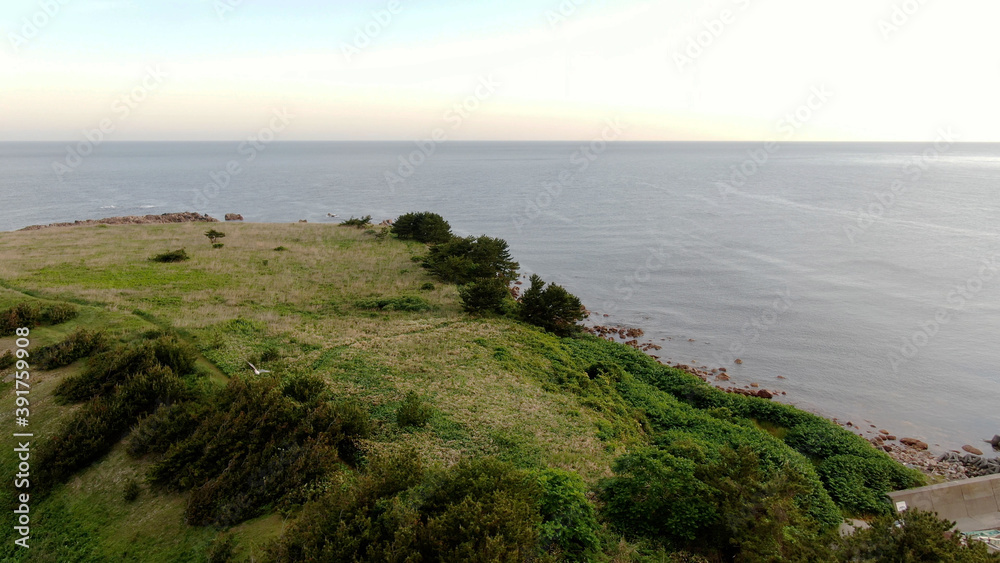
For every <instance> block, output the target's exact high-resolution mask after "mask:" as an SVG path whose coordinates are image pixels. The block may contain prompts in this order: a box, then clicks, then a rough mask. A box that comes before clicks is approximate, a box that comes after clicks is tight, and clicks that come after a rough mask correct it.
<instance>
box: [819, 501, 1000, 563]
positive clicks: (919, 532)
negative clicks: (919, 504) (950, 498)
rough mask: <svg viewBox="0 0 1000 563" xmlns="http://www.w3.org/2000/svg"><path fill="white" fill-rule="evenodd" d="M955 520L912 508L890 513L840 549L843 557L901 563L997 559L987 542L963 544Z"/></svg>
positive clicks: (845, 541)
mask: <svg viewBox="0 0 1000 563" xmlns="http://www.w3.org/2000/svg"><path fill="white" fill-rule="evenodd" d="M954 527H955V523H954V522H949V521H948V520H942V519H940V518H938V516H937V514H935V513H933V512H924V511H922V510H919V509H916V508H911V509H909V510H907V511H906V512H903V513H902V514H894V515H886V516H880V517H878V518H876V519H875V520H874V521H873V522H871V527H870V528H868V529H866V530H858V531H856V532H854V534H852V535H850V536H848V537H846V538H844V539H843V540H842V541H841V544H840V545H839V546H838V549H837V551H836V553H837V559H838V560H839V561H845V562H846V561H898V562H899V563H922V562H924V561H926V562H928V563H929V562H931V561H934V562H952V561H954V562H959V561H961V562H969V563H989V562H993V563H997V562H1000V554H996V553H993V554H991V553H989V551H988V550H987V548H986V545H985V544H982V543H979V542H969V545H963V544H962V538H961V534H959V533H957V532H952V531H951V530H952V529H953V528H954Z"/></svg>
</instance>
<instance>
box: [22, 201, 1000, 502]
mask: <svg viewBox="0 0 1000 563" xmlns="http://www.w3.org/2000/svg"><path fill="white" fill-rule="evenodd" d="M240 219H242V217H240ZM227 220H228V217H227ZM188 222H205V223H218V222H220V221H219V220H218V219H215V218H213V217H211V216H209V215H207V214H200V213H196V212H175V213H163V214H160V215H141V216H140V215H129V216H115V217H106V218H102V219H87V220H82V221H81V220H77V221H73V222H59V223H49V224H45V225H31V226H28V227H24V228H22V229H18V231H34V230H40V229H46V228H50V227H74V226H94V225H145V224H168V223H188ZM588 313H590V314H593V313H592V312H589V311H588ZM584 331H585V332H587V333H589V334H592V335H594V336H597V337H599V338H603V339H606V340H609V341H612V342H617V343H619V344H624V345H626V346H630V347H633V348H635V349H637V350H640V351H642V352H644V353H646V354H648V355H649V356H650V357H652V358H653V359H655V360H656V361H657V362H659V363H660V364H662V365H666V366H669V367H672V368H675V369H678V370H681V371H684V372H686V373H689V374H691V375H693V376H695V377H697V378H699V379H701V380H702V381H704V382H706V383H708V384H709V385H712V386H714V387H715V388H716V389H718V390H720V391H723V392H726V393H732V394H738V395H744V396H750V397H758V398H761V399H765V400H773V399H777V398H780V397H786V396H787V392H785V391H782V390H779V389H775V388H773V387H770V388H764V387H762V386H761V385H760V384H758V383H749V384H745V385H743V386H742V387H740V386H737V385H733V384H729V385H723V384H726V383H729V382H731V377H730V375H729V373H728V371H727V368H725V367H715V368H710V367H708V366H692V365H688V364H682V363H669V362H664V361H662V360H661V359H660V357H659V356H657V355H655V354H653V353H652V352H655V351H659V350H661V349H662V348H663V346H661V345H659V344H656V343H654V342H652V341H649V340H646V341H642V340H641V339H642V337H643V336H644V334H645V333H644V331H643V330H642V329H641V328H635V327H624V326H617V325H615V326H609V325H601V324H591V325H585V326H584ZM736 363H742V362H741V360H739V359H737V360H736ZM778 379H779V380H781V379H784V377H782V376H778ZM805 410H806V411H807V412H811V413H812V414H815V415H816V416H820V417H822V418H825V419H827V420H829V421H831V422H833V423H835V424H837V425H839V426H841V427H842V428H844V429H847V430H850V431H852V432H853V433H855V434H857V435H859V436H860V437H862V438H864V439H865V440H866V441H868V442H869V443H871V444H872V446H873V447H875V448H877V449H880V450H882V451H884V452H885V453H886V454H888V455H889V456H890V457H891V458H893V459H894V460H896V461H898V462H899V463H901V464H903V465H906V466H907V467H911V468H914V469H917V470H919V471H921V472H922V473H924V474H925V475H927V476H928V477H930V478H931V479H932V481H934V482H941V481H954V480H961V479H967V478H970V477H975V476H980V475H989V474H1000V457H997V456H996V455H994V456H993V457H989V456H988V453H989V450H990V448H989V446H988V445H987V446H986V447H984V448H976V447H974V446H971V445H966V446H965V449H966V451H965V452H962V451H959V450H947V451H944V453H941V454H936V453H935V452H933V451H931V450H930V448H929V446H928V444H926V443H924V442H922V441H920V440H918V439H916V438H909V437H899V438H897V435H895V434H893V433H891V432H889V431H888V430H885V429H878V427H877V426H876V425H874V424H871V423H870V421H867V420H866V421H865V422H866V423H868V425H869V426H870V428H871V429H868V430H866V431H867V433H868V434H874V435H873V436H866V435H865V431H863V430H862V426H861V425H859V424H855V423H854V422H852V421H847V422H842V421H840V420H839V419H838V418H836V417H829V416H827V415H824V414H822V413H819V412H815V411H814V410H810V409H805ZM873 429H874V430H873ZM875 430H877V432H876V431H875ZM987 444H988V442H987ZM970 448H971V450H970ZM993 451H994V452H1000V450H997V449H996V448H994V449H993ZM977 452H978V453H977Z"/></svg>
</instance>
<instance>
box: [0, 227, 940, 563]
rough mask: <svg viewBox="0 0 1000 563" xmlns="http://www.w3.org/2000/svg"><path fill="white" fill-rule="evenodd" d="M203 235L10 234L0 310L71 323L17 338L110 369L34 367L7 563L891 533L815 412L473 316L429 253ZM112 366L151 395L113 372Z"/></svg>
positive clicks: (664, 545)
mask: <svg viewBox="0 0 1000 563" xmlns="http://www.w3.org/2000/svg"><path fill="white" fill-rule="evenodd" d="M205 228H206V227H205V225H203V224H197V223H186V224H169V225H120V226H119V225H116V226H106V225H99V226H85V227H71V229H72V231H70V230H68V229H62V228H53V229H42V230H37V231H30V232H15V233H4V234H2V235H0V285H2V287H0V311H6V310H8V309H9V308H12V307H15V306H17V305H19V304H28V305H34V306H36V307H39V308H43V307H46V306H50V305H52V304H58V303H68V304H71V305H72V306H73V307H74V308H75V310H76V312H77V314H76V316H75V317H74V318H72V319H70V320H68V321H65V322H61V323H58V324H49V325H45V324H44V323H42V326H38V327H36V328H34V329H32V331H31V350H32V352H33V354H34V353H37V351H38V350H40V349H42V348H43V347H45V346H50V345H55V344H58V343H60V342H63V341H65V340H66V339H67V338H70V339H71V340H72V339H74V338H76V339H79V338H80V337H79V333H76V331H78V330H79V329H86V330H88V331H100V332H101V333H102V334H103V336H104V338H105V339H106V343H105V345H104V350H106V351H105V352H103V354H105V356H102V355H101V353H98V352H94V353H89V354H87V355H85V357H83V358H81V359H75V360H74V361H72V362H71V363H69V365H65V366H61V367H54V368H53V369H51V370H48V371H41V370H38V369H37V368H35V369H34V371H33V372H32V375H31V380H30V381H31V394H30V398H31V420H30V424H31V430H32V431H33V432H34V433H35V436H37V438H36V441H35V442H34V444H33V447H34V448H35V450H34V451H35V457H34V458H33V463H34V464H36V465H34V467H35V468H36V470H39V471H41V472H42V473H41V474H42V475H48V476H49V477H48V479H49V482H43V483H38V484H37V487H38V489H37V492H38V495H37V496H36V495H35V494H33V495H32V496H33V499H36V500H33V505H32V507H31V508H32V518H31V522H32V540H31V541H32V548H31V549H30V550H23V549H20V548H17V547H16V546H13V536H11V537H6V536H5V538H4V544H3V547H0V555H2V556H3V559H4V560H5V561H6V560H12V561H21V560H23V561H57V560H58V561H70V560H78V561H102V560H108V559H112V558H125V559H128V560H142V561H202V560H209V559H210V560H226V557H227V556H229V555H231V556H232V557H234V558H235V559H237V560H251V559H252V560H290V559H301V560H307V559H310V558H312V559H313V560H351V559H352V558H357V559H358V560H373V561H374V560H399V561H402V560H405V556H406V554H411V555H412V554H421V556H422V557H423V560H425V561H431V560H437V559H447V560H477V559H476V558H479V559H478V560H484V561H486V560H501V561H507V560H539V561H543V560H550V561H551V560H595V561H602V560H606V561H611V560H614V561H639V560H647V559H650V560H657V561H659V560H663V559H662V558H664V557H669V555H668V554H670V553H676V552H680V551H682V550H683V551H687V552H691V553H694V554H696V555H692V557H704V558H706V559H701V560H709V561H712V560H718V558H722V557H729V558H731V557H733V556H736V557H738V558H739V560H744V561H769V560H777V559H775V558H776V557H777V558H783V559H784V560H802V561H805V560H832V559H831V558H833V557H835V556H836V553H835V552H834V551H831V550H830V548H831V546H834V545H835V544H836V541H837V540H835V539H834V536H833V535H831V534H832V533H831V530H832V529H833V528H835V527H836V525H837V524H839V522H840V521H841V520H842V518H843V517H844V516H856V517H868V516H876V515H879V514H887V513H889V511H890V508H889V506H888V504H887V502H886V500H885V499H884V498H883V493H885V492H886V491H888V490H891V489H894V488H901V487H907V486H914V485H918V484H921V482H922V481H921V479H922V478H921V477H920V476H919V475H918V474H916V473H915V472H913V471H910V470H906V469H904V468H903V467H902V466H900V465H898V464H896V463H895V462H893V461H892V460H891V459H889V458H888V457H887V456H886V455H885V454H884V453H882V452H880V451H877V450H876V449H874V448H873V447H872V446H871V445H870V444H868V443H867V442H866V441H865V440H864V439H862V438H859V437H857V436H855V435H853V434H851V433H850V432H847V431H845V430H843V429H841V428H839V427H837V426H836V425H834V424H832V423H830V422H828V421H825V420H823V419H821V418H819V417H816V416H814V415H811V414H808V413H805V412H802V411H799V410H797V409H794V408H792V407H789V406H786V405H781V404H778V403H773V402H770V401H767V400H764V399H760V398H756V397H744V396H738V395H729V394H726V393H723V392H721V391H719V390H717V389H714V388H712V387H711V386H709V385H707V384H705V383H704V382H702V381H700V380H698V379H697V378H696V377H694V376H691V375H690V374H687V373H684V372H682V371H679V370H676V369H673V368H670V367H668V366H664V365H661V364H659V363H658V362H656V361H655V360H653V359H652V358H650V357H649V356H647V355H645V354H643V353H641V352H639V351H637V350H634V349H632V348H628V347H626V346H622V345H619V344H615V343H611V342H608V341H605V340H602V339H600V338H597V337H593V336H589V335H582V334H575V335H572V336H565V337H561V336H556V335H555V334H552V333H550V332H546V331H544V330H542V329H540V328H538V327H536V326H532V325H529V324H525V323H523V322H521V321H519V320H516V318H514V317H513V316H510V315H507V316H505V315H501V314H493V313H489V314H483V315H480V316H470V315H469V314H468V313H466V312H464V311H463V307H462V303H461V300H460V295H459V289H458V288H457V287H456V286H455V285H452V284H449V283H445V282H443V281H441V280H440V279H438V278H435V277H432V276H431V274H430V273H429V272H428V271H427V270H426V269H424V268H423V267H421V261H422V260H423V259H424V258H425V257H426V256H427V255H428V246H427V245H426V244H424V243H422V242H417V241H413V240H405V241H404V240H398V239H396V238H394V237H391V236H388V237H387V236H385V235H381V236H376V233H377V231H375V230H371V229H367V230H365V229H354V228H344V227H338V226H332V225H317V224H290V225H285V224H242V223H228V224H225V225H221V226H218V228H219V229H220V230H222V231H224V232H225V234H226V237H225V239H224V241H225V244H224V246H223V247H221V248H213V246H212V245H211V244H210V243H209V242H208V241H207V239H206V238H205V236H204V231H205ZM181 248H183V249H185V251H186V254H187V256H188V259H187V260H184V261H180V262H172V263H160V262H156V261H151V260H150V257H152V256H154V255H156V254H159V253H162V252H167V251H172V250H175V249H181ZM157 346H160V348H157ZM13 347H14V346H13V338H12V337H3V338H2V339H0V352H2V351H3V349H6V348H13ZM161 348H163V349H165V350H166V351H163V350H161ZM107 350H110V352H109V351H107ZM144 350H145V351H146V352H144ZM156 350H160V352H157V351H156ZM127 351H128V353H135V354H138V356H137V357H140V356H141V355H142V354H144V353H145V354H147V356H148V357H149V358H150V360H149V361H150V362H152V363H151V364H149V365H157V366H159V367H157V368H155V369H153V368H148V369H147V368H142V370H145V371H144V372H143V373H145V372H148V371H152V372H155V376H156V377H153V376H152V375H150V376H149V377H148V378H146V379H141V378H139V377H138V375H137V373H133V372H132V371H128V369H126V368H121V369H120V370H119V371H115V370H116V369H118V368H116V367H114V362H113V357H117V356H116V355H118V356H120V355H121V354H124V353H126V352H127ZM164 357H168V358H174V359H175V360H176V358H178V357H181V358H182V359H181V360H176V361H174V363H172V364H171V361H173V360H170V361H167V360H163V358H164ZM184 357H189V359H190V360H191V363H188V362H186V360H184V359H183V358H184ZM140 359H141V358H140ZM137 361H139V360H137ZM143 361H145V360H143ZM157 362H159V363H157ZM247 362H252V363H253V364H255V365H256V366H257V367H258V368H260V369H265V370H269V371H270V372H271V373H270V374H261V375H255V374H254V373H253V372H252V371H251V370H250V367H249V366H248V365H247ZM165 363H167V364H171V365H170V366H168V367H167V368H164V369H162V370H161V369H160V368H163V365H161V364H165ZM144 365H145V364H144ZM178 366H180V367H178ZM171 367H172V370H171V369H169V368H171ZM142 370H139V371H142ZM8 373H10V370H7V371H5V372H4V373H3V375H4V376H5V378H4V383H3V384H2V387H0V389H2V390H3V394H2V399H0V427H3V428H8V429H12V428H14V415H13V413H14V406H15V405H14V402H15V396H14V391H13V387H14V383H13V380H12V377H10V376H8ZM157 378H159V379H157ZM147 380H149V381H152V383H148V382H147V383H144V382H146V381H147ZM67 382H69V383H67ZM143 385H146V387H143ZM74 386H75V387H74ZM168 388H169V390H165V389H168ZM67 389H77V390H79V389H83V391H75V392H68V391H67ZM74 393H75V394H74ZM129 393H132V394H131V395H130V394H129ZM133 396H134V397H142V398H143V399H142V400H144V401H147V403H148V404H147V403H143V404H144V405H146V406H145V407H142V408H140V407H139V406H137V405H136V402H135V400H132V399H129V397H133ZM102 401H103V402H102ZM255 401H256V403H255ZM125 403H128V404H125ZM108 405H110V406H108ZM404 405H405V407H404V408H403V409H402V411H401V406H404ZM105 407H106V408H107V409H110V411H109V412H113V413H116V414H114V415H108V416H118V417H119V418H121V420H115V421H113V422H112V423H108V424H111V426H110V428H120V430H118V431H117V433H116V434H115V435H114V436H113V439H111V440H106V441H107V442H108V443H107V444H106V446H107V451H106V452H105V451H103V450H102V451H101V452H97V453H96V454H94V459H93V460H85V461H83V462H81V464H79V467H71V468H69V469H68V470H67V471H68V474H67V475H63V476H54V475H50V473H51V472H49V473H46V469H45V468H43V467H38V465H37V464H40V463H43V462H44V461H45V460H46V458H45V457H44V456H45V455H50V458H48V459H50V460H51V459H57V458H56V457H51V456H55V455H56V454H53V453H51V452H53V451H55V452H59V451H60V450H58V449H55V448H56V447H55V446H52V445H51V444H48V445H47V444H46V442H47V441H50V442H51V441H53V440H54V438H53V437H60V438H66V437H67V436H78V435H86V429H85V428H84V429H83V430H81V429H80V428H82V426H81V425H83V426H85V425H86V424H89V423H88V422H87V421H93V420H100V421H104V420H105V419H103V418H100V416H105V415H99V414H92V413H94V412H97V413H101V412H105V411H101V409H102V408H105ZM147 407H148V408H147ZM257 407H259V411H260V412H258V411H257ZM115 409H118V410H115ZM88 413H91V414H88ZM117 413H125V414H117ZM254 413H257V414H254ZM275 413H278V414H275ZM404 413H405V415H404ZM87 416H90V418H87ZM254 417H257V418H254ZM248 419H250V420H248ZM101 423H102V424H104V423H105V422H101ZM115 424H118V425H119V426H115ZM72 425H77V426H75V427H74V426H72ZM241 425H243V426H241ZM74 428H75V430H74ZM239 428H243V430H240V431H238V432H237V431H236V430H234V429H239ZM260 428H266V432H265V431H264V430H260ZM164 429H166V430H164ZM71 430H72V432H71ZM73 432H76V434H73ZM227 432H228V433H229V434H227ZM258 434H260V435H258ZM227 440H228V441H227ZM61 447H65V448H70V449H71V448H72V447H73V446H72V445H69V446H61ZM46 448H48V449H46ZM290 451H294V452H297V453H296V454H295V455H294V456H293V455H291V454H288V455H287V456H286V455H285V453H283V452H290ZM261 452H269V453H267V455H265V456H264V457H261V455H262V454H261ZM77 453H79V452H77ZM60 455H61V454H60ZM254 456H257V457H254ZM286 457H287V458H288V459H286ZM272 458H273V459H279V458H280V461H278V462H274V463H277V465H275V466H274V467H271V465H269V464H271V460H272ZM2 459H3V460H4V463H3V467H4V468H5V470H4V473H5V475H7V474H10V473H13V471H11V470H10V469H8V468H13V467H14V466H15V459H14V456H13V453H12V452H11V451H10V450H9V449H8V450H7V451H5V452H4V453H3V454H2ZM298 459H308V460H311V461H310V463H309V464H308V465H309V466H308V467H303V466H302V464H301V463H299V462H298V461H297V460H298ZM241 464H242V465H241ZM5 480H8V477H7V476H5ZM484 483H485V484H484ZM33 486H35V485H34V484H33ZM133 493H134V494H133ZM4 495H5V496H6V497H10V498H12V497H13V491H11V490H10V487H9V485H8V486H7V488H6V489H4ZM234 496H239V499H240V501H239V502H238V503H237V502H236V501H234V500H232V499H233V498H234ZM332 515H337V516H332ZM470 527H471V528H474V530H473V531H472V532H469V531H468V530H466V528H470ZM5 530H6V533H10V531H9V530H8V529H7V528H5ZM442 538H445V539H442ZM448 541H452V542H453V543H451V544H449V543H448ZM443 554H449V555H448V556H447V557H451V559H448V558H447V557H446V556H445V555H443ZM690 560H699V559H690Z"/></svg>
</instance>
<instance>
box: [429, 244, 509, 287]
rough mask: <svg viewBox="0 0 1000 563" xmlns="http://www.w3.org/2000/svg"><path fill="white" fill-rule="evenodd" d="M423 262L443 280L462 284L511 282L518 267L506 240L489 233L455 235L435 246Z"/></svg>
mask: <svg viewBox="0 0 1000 563" xmlns="http://www.w3.org/2000/svg"><path fill="white" fill-rule="evenodd" d="M424 265H425V266H426V267H427V268H429V269H430V270H431V271H432V272H434V274H435V275H437V276H438V277H440V278H441V279H443V280H444V281H448V282H452V283H457V284H460V285H464V284H467V283H472V282H475V281H477V280H481V279H485V278H500V279H502V280H504V281H505V282H507V283H510V282H512V281H514V279H515V278H516V277H517V269H518V267H519V264H518V263H517V262H514V261H513V260H511V256H510V249H509V248H508V246H507V241H505V240H503V239H500V238H493V237H488V236H486V235H482V236H479V237H465V238H452V239H451V240H449V241H448V242H445V243H442V244H438V245H436V246H433V247H431V249H430V253H428V255H427V259H426V261H425V262H424Z"/></svg>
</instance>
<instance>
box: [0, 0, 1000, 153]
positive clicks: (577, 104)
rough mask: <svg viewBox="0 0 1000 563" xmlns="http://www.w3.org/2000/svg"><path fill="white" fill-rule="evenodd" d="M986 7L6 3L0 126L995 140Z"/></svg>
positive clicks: (4, 132) (991, 22) (996, 72)
mask: <svg viewBox="0 0 1000 563" xmlns="http://www.w3.org/2000/svg"><path fill="white" fill-rule="evenodd" d="M998 21H1000V2H997V1H996V0H964V1H961V2H946V1H944V0H923V1H918V0H906V1H903V0H892V1H890V0H838V1H832V0H831V1H825V2H818V1H815V0H721V1H714V2H702V1H695V0H664V1H655V2H649V1H642V0H615V1H613V2H612V1H610V0H609V1H598V0H594V1H588V0H532V1H528V0H503V1H498V0H497V1H470V0H465V1H463V2H459V1H452V0H439V1H437V2H417V1H415V0H414V1H408V0H393V1H391V2H390V1H386V0H378V1H367V0H351V1H345V0H335V1H326V2H320V1H305V0H281V1H278V0H170V1H168V0H2V2H0V32H2V34H3V45H2V47H0V140H71V139H78V138H80V136H81V135H82V134H83V131H85V130H86V131H90V130H94V129H99V128H101V127H102V126H103V127H104V128H105V130H106V131H105V133H102V135H104V136H105V138H106V139H108V140H136V139H143V140H146V139H149V140H156V139H163V140H186V139H195V140H200V139H227V140H228V139H242V138H245V137H246V136H247V135H253V134H257V133H259V132H260V130H261V129H262V128H268V127H272V126H273V127H274V129H273V132H274V134H275V136H276V137H277V138H279V139H285V140H307V139H317V140H323V139H330V140H355V139H357V140H368V139H372V140H374V139H405V140H412V139H419V138H429V137H431V136H432V135H434V134H435V131H437V134H439V135H443V136H445V137H446V138H448V139H574V140H576V139H590V138H594V137H596V136H598V135H600V134H601V132H602V131H605V130H606V129H607V123H608V122H614V123H618V124H619V125H620V128H621V134H620V136H619V137H617V138H620V139H622V140H763V139H779V140H796V141H797V140H803V141H809V140H901V141H926V140H933V139H934V138H935V137H936V136H937V135H938V133H937V132H938V130H940V129H942V128H950V130H951V131H952V132H953V134H955V135H957V136H958V138H959V140H962V141H1000V109H998V103H1000V48H998V47H1000V33H997V31H996V25H997V22H998ZM275 112H277V113H281V114H282V115H284V116H285V117H283V118H281V119H279V118H276V117H275V115H276V114H275ZM286 122H287V124H286ZM279 128H280V131H279V130H278V129H279Z"/></svg>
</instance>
